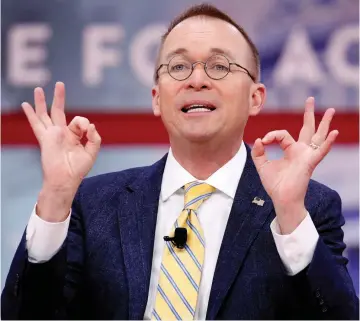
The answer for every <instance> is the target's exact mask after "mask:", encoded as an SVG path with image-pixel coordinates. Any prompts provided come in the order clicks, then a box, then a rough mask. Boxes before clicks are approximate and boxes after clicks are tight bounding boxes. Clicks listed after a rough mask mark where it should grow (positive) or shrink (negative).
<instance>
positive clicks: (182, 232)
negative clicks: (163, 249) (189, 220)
mask: <svg viewBox="0 0 360 321" xmlns="http://www.w3.org/2000/svg"><path fill="white" fill-rule="evenodd" d="M164 241H166V242H169V241H170V242H171V243H172V244H174V245H175V246H176V247H177V248H178V249H183V248H184V247H185V245H186V241H187V230H186V228H185V227H177V228H176V229H175V234H174V237H170V236H164Z"/></svg>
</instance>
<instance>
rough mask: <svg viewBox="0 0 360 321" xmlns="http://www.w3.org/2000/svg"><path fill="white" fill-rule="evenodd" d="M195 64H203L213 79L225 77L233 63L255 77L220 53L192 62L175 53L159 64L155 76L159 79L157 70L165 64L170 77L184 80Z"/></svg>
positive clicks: (189, 74)
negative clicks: (165, 61)
mask: <svg viewBox="0 0 360 321" xmlns="http://www.w3.org/2000/svg"><path fill="white" fill-rule="evenodd" d="M197 64H203V65H204V70H205V73H206V74H207V75H208V76H209V77H210V78H211V79H214V80H219V79H222V78H224V77H226V76H227V75H228V73H229V72H230V71H231V70H230V66H232V65H235V66H237V67H239V68H240V69H242V70H243V71H244V72H245V73H246V74H247V75H248V76H249V77H250V78H251V80H252V81H253V82H256V81H255V77H254V76H252V75H251V74H250V72H249V70H247V69H246V68H245V67H243V66H241V65H239V64H237V63H235V62H229V60H228V59H227V58H226V57H225V56H223V55H220V54H216V55H213V56H211V57H209V58H208V59H207V60H206V62H202V61H195V62H194V63H191V62H190V61H189V60H188V59H187V58H185V57H184V56H183V55H176V56H174V57H173V58H171V59H170V61H169V63H168V64H161V65H160V66H159V68H158V69H157V70H156V78H157V79H159V70H160V69H161V68H162V67H164V66H167V72H168V73H169V75H170V76H171V77H172V78H174V79H175V80H179V81H181V80H185V79H187V78H189V77H190V76H191V74H192V72H193V71H194V68H195V66H196V65H197Z"/></svg>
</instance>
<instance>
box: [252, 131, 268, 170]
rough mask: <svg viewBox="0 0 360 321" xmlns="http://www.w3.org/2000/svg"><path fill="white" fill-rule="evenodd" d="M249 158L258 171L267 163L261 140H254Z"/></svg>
mask: <svg viewBox="0 0 360 321" xmlns="http://www.w3.org/2000/svg"><path fill="white" fill-rule="evenodd" d="M251 157H252V159H253V161H254V164H255V167H256V169H257V170H258V171H259V170H260V169H261V168H262V167H263V166H264V165H265V164H266V163H267V162H268V158H267V155H266V152H265V147H264V145H263V143H262V141H261V138H258V139H256V140H255V143H254V146H253V148H252V150H251Z"/></svg>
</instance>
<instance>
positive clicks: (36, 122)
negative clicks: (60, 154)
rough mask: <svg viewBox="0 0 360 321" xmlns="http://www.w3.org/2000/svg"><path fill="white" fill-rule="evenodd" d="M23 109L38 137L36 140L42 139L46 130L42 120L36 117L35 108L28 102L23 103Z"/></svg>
mask: <svg viewBox="0 0 360 321" xmlns="http://www.w3.org/2000/svg"><path fill="white" fill-rule="evenodd" d="M21 107H22V109H23V111H24V113H25V115H26V118H27V120H28V121H29V123H30V126H31V128H32V130H33V132H34V134H35V136H36V138H37V139H38V141H39V139H40V137H41V136H42V135H43V134H44V131H45V130H46V128H45V126H44V124H43V123H42V122H41V121H40V119H39V118H38V117H37V116H36V114H35V111H34V108H33V107H32V106H31V105H30V104H29V103H27V102H23V103H22V104H21Z"/></svg>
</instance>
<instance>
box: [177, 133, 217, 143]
mask: <svg viewBox="0 0 360 321" xmlns="http://www.w3.org/2000/svg"><path fill="white" fill-rule="evenodd" d="M182 137H183V138H185V139H186V140H187V141H190V142H193V143H206V142H208V141H211V140H212V139H214V138H215V137H216V133H213V132H212V133H210V132H205V133H204V132H203V131H202V132H200V131H190V132H186V133H183V134H182Z"/></svg>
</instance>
